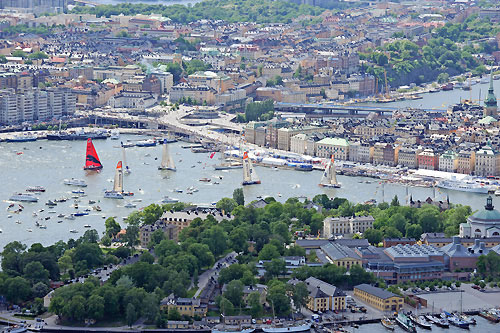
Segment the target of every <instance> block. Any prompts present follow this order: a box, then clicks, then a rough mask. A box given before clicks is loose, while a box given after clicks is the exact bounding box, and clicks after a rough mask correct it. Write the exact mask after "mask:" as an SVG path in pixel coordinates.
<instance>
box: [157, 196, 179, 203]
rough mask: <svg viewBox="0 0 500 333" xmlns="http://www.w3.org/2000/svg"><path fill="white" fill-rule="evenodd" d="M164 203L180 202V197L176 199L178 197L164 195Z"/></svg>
mask: <svg viewBox="0 0 500 333" xmlns="http://www.w3.org/2000/svg"><path fill="white" fill-rule="evenodd" d="M161 202H162V203H166V204H168V203H176V202H179V199H176V198H171V197H169V196H168V195H166V196H164V197H163V199H162V200H161Z"/></svg>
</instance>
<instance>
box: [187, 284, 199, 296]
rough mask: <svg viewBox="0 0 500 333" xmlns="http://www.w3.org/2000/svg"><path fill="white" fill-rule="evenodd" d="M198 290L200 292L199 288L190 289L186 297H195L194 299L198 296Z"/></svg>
mask: <svg viewBox="0 0 500 333" xmlns="http://www.w3.org/2000/svg"><path fill="white" fill-rule="evenodd" d="M197 290H198V288H196V287H193V288H191V289H189V290H188V291H187V295H186V297H187V298H193V297H194V294H196V291H197Z"/></svg>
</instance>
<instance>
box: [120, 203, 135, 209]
mask: <svg viewBox="0 0 500 333" xmlns="http://www.w3.org/2000/svg"><path fill="white" fill-rule="evenodd" d="M123 207H125V208H135V207H137V205H136V204H134V203H131V202H127V203H126V204H125V205H124V206H123Z"/></svg>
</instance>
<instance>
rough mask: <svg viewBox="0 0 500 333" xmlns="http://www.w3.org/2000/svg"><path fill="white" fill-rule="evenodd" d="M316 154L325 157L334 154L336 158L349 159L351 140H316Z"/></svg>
mask: <svg viewBox="0 0 500 333" xmlns="http://www.w3.org/2000/svg"><path fill="white" fill-rule="evenodd" d="M316 155H317V156H318V157H324V158H330V157H331V156H332V155H333V157H334V158H335V159H336V160H341V161H348V160H349V141H348V140H347V139H344V138H324V139H322V140H320V141H318V142H316Z"/></svg>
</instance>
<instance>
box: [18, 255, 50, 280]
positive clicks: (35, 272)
mask: <svg viewBox="0 0 500 333" xmlns="http://www.w3.org/2000/svg"><path fill="white" fill-rule="evenodd" d="M23 273H24V274H23V276H24V278H25V279H27V280H29V281H30V282H31V284H36V283H38V282H43V283H46V284H48V283H49V271H47V270H46V269H45V268H44V267H43V265H42V264H41V263H39V262H38V261H32V262H30V263H29V264H27V265H26V266H25V267H24V270H23Z"/></svg>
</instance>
